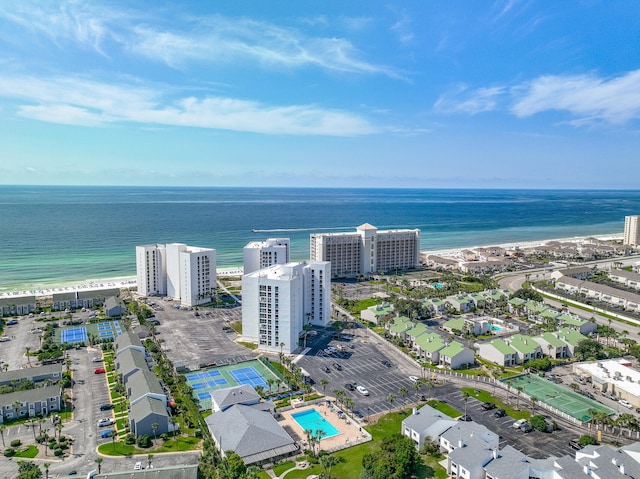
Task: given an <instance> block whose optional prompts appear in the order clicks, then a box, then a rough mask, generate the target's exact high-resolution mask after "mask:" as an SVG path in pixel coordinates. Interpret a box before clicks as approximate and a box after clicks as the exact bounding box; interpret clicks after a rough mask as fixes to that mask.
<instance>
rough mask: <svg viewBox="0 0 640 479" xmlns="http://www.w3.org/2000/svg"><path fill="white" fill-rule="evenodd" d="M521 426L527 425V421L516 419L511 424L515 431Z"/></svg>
mask: <svg viewBox="0 0 640 479" xmlns="http://www.w3.org/2000/svg"><path fill="white" fill-rule="evenodd" d="M523 424H527V420H526V419H518V420H517V421H516V422H514V423H513V427H514V428H515V429H520V428H521V427H522V425H523Z"/></svg>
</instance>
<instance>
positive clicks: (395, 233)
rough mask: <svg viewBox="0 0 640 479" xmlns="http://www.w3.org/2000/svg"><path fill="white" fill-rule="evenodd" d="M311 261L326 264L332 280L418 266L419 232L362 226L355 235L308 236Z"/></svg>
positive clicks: (325, 234) (329, 234)
mask: <svg viewBox="0 0 640 479" xmlns="http://www.w3.org/2000/svg"><path fill="white" fill-rule="evenodd" d="M310 247H311V259H312V260H316V261H329V262H330V263H331V277H332V278H349V277H355V276H357V275H359V274H364V275H366V274H369V273H377V272H380V271H382V272H387V271H396V270H406V269H413V268H417V267H418V266H420V230H419V229H415V230H380V231H378V228H376V227H375V226H371V225H370V224H368V223H365V224H363V225H361V226H359V227H358V228H356V232H355V233H317V234H312V235H311V241H310Z"/></svg>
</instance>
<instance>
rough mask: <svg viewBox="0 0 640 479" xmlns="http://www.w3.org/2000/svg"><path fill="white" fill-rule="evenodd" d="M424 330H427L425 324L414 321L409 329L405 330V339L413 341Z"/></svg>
mask: <svg viewBox="0 0 640 479" xmlns="http://www.w3.org/2000/svg"><path fill="white" fill-rule="evenodd" d="M426 332H427V326H425V325H424V324H423V323H416V324H414V326H413V327H412V328H411V329H408V330H407V332H406V335H407V339H408V340H409V341H411V342H412V343H414V342H415V341H416V338H417V337H418V336H420V335H421V334H424V333H426Z"/></svg>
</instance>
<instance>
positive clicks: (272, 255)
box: [242, 238, 291, 274]
mask: <svg viewBox="0 0 640 479" xmlns="http://www.w3.org/2000/svg"><path fill="white" fill-rule="evenodd" d="M290 250H291V240H290V239H289V238H269V239H267V240H266V241H252V242H251V243H249V244H247V246H245V247H244V248H243V250H242V253H243V267H244V274H249V273H253V272H254V271H257V270H259V269H264V268H268V267H269V266H273V265H274V264H287V263H288V262H289V251H290Z"/></svg>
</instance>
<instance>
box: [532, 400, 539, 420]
mask: <svg viewBox="0 0 640 479" xmlns="http://www.w3.org/2000/svg"><path fill="white" fill-rule="evenodd" d="M537 402H538V398H537V397H535V396H531V415H532V416H533V415H534V414H535V411H536V403H537Z"/></svg>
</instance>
